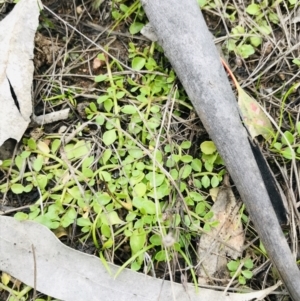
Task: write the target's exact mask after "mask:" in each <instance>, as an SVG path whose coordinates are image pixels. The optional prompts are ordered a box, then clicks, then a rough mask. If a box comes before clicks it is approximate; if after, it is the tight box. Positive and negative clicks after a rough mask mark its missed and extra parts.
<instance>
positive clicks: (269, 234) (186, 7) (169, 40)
mask: <svg viewBox="0 0 300 301" xmlns="http://www.w3.org/2000/svg"><path fill="white" fill-rule="evenodd" d="M142 5H143V7H144V9H145V12H146V14H147V16H148V18H149V20H150V23H151V25H152V26H153V28H154V30H155V33H156V35H157V38H158V43H159V44H160V45H161V46H162V47H163V49H164V51H165V55H166V56H167V57H168V58H169V60H170V62H171V64H172V66H173V68H174V69H175V71H176V73H177V75H178V77H179V79H180V81H181V83H182V84H183V86H184V88H185V90H186V92H187V94H188V96H189V97H190V99H191V101H192V103H193V105H194V107H195V110H196V111H197V113H198V115H199V117H200V119H201V120H202V122H203V124H204V126H205V128H206V130H207V132H208V134H209V135H210V137H211V138H212V139H213V141H214V142H215V144H216V146H217V148H218V151H219V153H220V154H221V156H222V158H223V159H224V161H225V163H226V167H227V169H228V171H229V173H230V175H231V177H232V179H233V180H234V183H235V184H236V187H237V189H238V191H239V193H240V195H241V197H242V200H243V202H244V203H245V205H246V207H247V210H248V212H249V214H250V217H251V220H252V221H253V222H254V224H255V227H256V230H257V232H258V234H259V236H260V238H261V240H262V242H263V244H264V246H265V248H266V250H267V252H268V255H269V257H270V259H271V260H272V262H273V264H274V265H275V266H276V268H277V270H278V272H279V274H280V276H281V278H282V280H283V282H284V284H285V285H286V287H287V289H288V290H289V293H290V295H291V297H292V299H293V300H294V301H298V300H300V286H299V280H300V272H299V270H298V268H297V265H296V262H295V259H294V257H293V256H292V254H291V251H290V249H289V246H288V244H287V242H286V239H285V237H284V235H283V233H282V230H281V228H280V225H279V223H278V221H277V218H276V215H275V212H274V209H273V207H272V205H271V202H270V198H269V195H268V193H267V191H266V188H265V185H264V183H263V180H262V177H261V174H260V171H259V168H258V166H257V163H256V161H255V159H254V156H253V153H252V151H251V148H250V145H249V141H248V136H247V133H246V130H245V128H244V127H243V125H242V123H241V120H240V116H239V112H238V108H237V102H236V99H235V96H234V94H233V92H232V90H231V87H230V84H229V82H228V79H227V76H226V74H225V71H224V70H223V67H222V65H221V62H220V58H219V54H218V52H217V50H216V48H215V45H214V43H213V40H212V36H211V34H210V32H209V31H208V28H207V26H206V24H205V21H204V19H203V16H202V13H201V11H200V9H199V7H198V4H197V1H195V0H185V1H178V0H164V1H162V0H142Z"/></svg>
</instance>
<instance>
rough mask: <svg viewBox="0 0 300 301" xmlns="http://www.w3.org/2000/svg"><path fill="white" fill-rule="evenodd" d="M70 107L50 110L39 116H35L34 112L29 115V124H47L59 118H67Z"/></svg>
mask: <svg viewBox="0 0 300 301" xmlns="http://www.w3.org/2000/svg"><path fill="white" fill-rule="evenodd" d="M69 112H70V109H64V110H61V111H57V112H52V113H49V114H45V115H41V116H35V115H34V114H33V115H32V117H31V120H32V122H31V125H43V124H48V123H52V122H56V121H60V120H65V119H68V116H69Z"/></svg>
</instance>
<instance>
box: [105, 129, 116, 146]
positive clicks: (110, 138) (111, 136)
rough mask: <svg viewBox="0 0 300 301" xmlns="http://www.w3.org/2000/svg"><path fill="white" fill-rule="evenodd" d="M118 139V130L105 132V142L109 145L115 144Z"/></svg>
mask: <svg viewBox="0 0 300 301" xmlns="http://www.w3.org/2000/svg"><path fill="white" fill-rule="evenodd" d="M116 139H117V134H116V130H110V131H106V132H105V133H104V134H103V142H104V144H105V145H107V146H108V145H111V144H113V143H114V142H115V141H116Z"/></svg>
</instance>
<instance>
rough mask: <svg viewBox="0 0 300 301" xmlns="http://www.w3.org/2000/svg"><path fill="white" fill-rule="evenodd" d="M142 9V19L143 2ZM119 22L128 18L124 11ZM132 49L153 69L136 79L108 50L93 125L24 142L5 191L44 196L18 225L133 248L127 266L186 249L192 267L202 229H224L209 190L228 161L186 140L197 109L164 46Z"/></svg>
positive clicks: (103, 246)
mask: <svg viewBox="0 0 300 301" xmlns="http://www.w3.org/2000/svg"><path fill="white" fill-rule="evenodd" d="M135 3H137V2H135ZM133 5H136V4H133ZM115 9H116V10H115V11H117V10H122V11H123V12H124V11H126V12H128V15H129V13H132V6H131V7H125V6H124V5H123V4H122V3H120V2H118V1H116V2H115ZM135 9H136V10H135V13H137V14H138V12H139V5H137V6H135ZM123 16H124V15H123ZM114 18H115V20H117V21H118V20H120V19H118V18H119V17H118V15H117V13H115V14H114ZM137 20H138V17H137ZM135 25H137V24H135ZM137 27H138V26H137ZM137 27H136V28H137ZM136 28H135V29H132V30H137V29H136ZM128 51H129V59H130V64H131V68H132V69H134V70H137V71H141V70H142V71H143V72H142V73H141V74H138V75H137V74H136V75H135V76H132V74H128V73H126V72H124V70H123V67H122V66H121V65H120V64H119V62H118V61H117V60H114V59H111V58H109V57H107V56H105V55H104V54H103V53H99V54H98V56H97V59H99V60H100V61H102V62H103V64H102V68H103V70H102V71H103V72H102V73H101V74H99V75H97V76H95V83H96V84H97V85H98V86H99V87H100V88H101V90H102V91H104V92H103V93H102V94H101V95H99V96H98V98H97V99H96V101H94V100H93V101H90V102H89V103H88V104H87V105H86V107H85V109H84V113H85V117H84V118H86V119H87V120H88V121H89V123H86V122H85V121H83V122H78V123H77V124H76V126H74V129H73V130H74V132H72V133H66V134H65V136H64V137H69V135H70V137H71V138H70V140H68V139H67V140H68V141H67V140H66V139H65V138H63V137H62V136H61V135H60V134H56V135H47V136H44V137H42V138H40V140H35V139H33V138H30V139H27V138H24V139H23V146H22V152H21V153H20V154H19V155H17V156H16V157H15V159H14V161H12V160H6V161H3V163H2V165H1V169H3V170H4V171H8V170H9V169H10V170H11V172H10V175H9V178H8V186H7V184H1V185H0V192H3V193H4V192H6V190H7V187H8V189H9V190H10V191H11V192H12V193H14V194H18V195H22V194H23V193H28V192H32V191H38V193H39V198H38V200H37V201H36V202H35V203H34V204H32V205H31V206H30V208H29V211H25V212H19V213H17V214H16V215H15V217H16V218H17V219H19V220H34V221H37V222H39V223H41V224H44V225H45V226H47V227H48V228H50V229H52V230H55V231H57V230H62V231H64V232H65V233H67V230H68V228H69V227H73V229H77V231H79V233H78V235H79V236H80V240H81V241H83V242H84V241H86V240H88V239H90V240H92V241H93V243H94V246H95V248H96V249H97V251H98V252H99V254H100V255H101V256H103V254H104V252H109V251H111V252H121V250H123V249H128V250H130V252H131V257H130V258H129V259H128V260H127V261H125V262H124V265H123V267H122V268H124V267H125V266H127V265H130V266H131V268H132V269H134V270H140V269H141V268H142V267H143V268H144V269H146V270H151V269H152V268H153V266H151V265H149V267H145V266H144V265H145V257H146V256H148V255H147V254H149V253H151V254H153V258H152V260H153V262H157V263H158V262H168V261H169V260H170V259H172V258H175V257H176V256H177V255H176V254H178V253H180V254H181V257H182V258H184V260H185V262H186V263H187V265H188V266H192V263H191V259H190V255H188V254H187V253H186V252H187V250H188V249H189V248H190V250H193V247H192V240H193V239H194V236H196V235H198V233H199V230H200V228H201V227H204V228H205V229H209V227H213V226H214V224H211V223H210V220H211V218H212V215H213V213H212V212H211V211H210V208H211V205H210V203H209V201H208V197H209V194H208V190H209V189H210V188H213V187H217V186H218V185H219V184H220V182H221V181H222V177H223V174H224V163H223V161H222V159H221V158H220V156H219V154H218V152H217V150H216V147H215V146H214V144H213V142H211V141H204V142H203V143H201V145H200V147H199V145H198V147H195V144H193V142H194V141H189V139H188V138H186V137H184V136H180V135H179V134H178V132H180V131H181V130H184V131H186V127H185V124H184V123H182V122H178V120H183V118H186V116H189V114H190V112H191V111H192V107H191V105H190V103H189V101H188V100H187V96H186V94H185V93H184V91H183V90H182V89H178V88H177V87H176V86H175V80H176V76H175V73H174V71H172V70H169V69H168V68H164V67H163V66H164V65H167V64H166V62H165V61H162V60H161V59H160V61H158V59H157V53H160V51H161V49H160V48H159V47H158V46H156V45H155V44H154V43H153V44H151V45H150V46H146V47H143V48H142V47H140V46H136V45H135V44H133V43H130V44H129V48H128ZM75 93H77V92H76V91H72V90H70V91H68V93H64V94H63V95H62V94H60V96H59V97H58V96H57V97H54V98H51V99H50V98H49V99H48V100H47V101H51V102H55V103H56V102H60V101H61V100H62V99H63V97H67V98H68V100H69V101H70V103H71V104H72V105H73V106H74V107H76V106H77V103H76V101H75V100H74V99H75V98H74V94H75ZM56 104H57V103H56ZM89 124H93V125H95V127H96V128H97V130H96V133H94V132H93V131H92V130H91V128H90V127H89ZM182 229H186V230H182ZM191 273H192V274H193V277H194V279H195V274H194V272H193V271H191ZM195 281H196V280H195Z"/></svg>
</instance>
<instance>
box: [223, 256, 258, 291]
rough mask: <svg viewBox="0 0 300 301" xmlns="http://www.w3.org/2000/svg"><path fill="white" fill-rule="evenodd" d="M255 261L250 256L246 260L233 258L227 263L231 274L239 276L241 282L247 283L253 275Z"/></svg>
mask: <svg viewBox="0 0 300 301" xmlns="http://www.w3.org/2000/svg"><path fill="white" fill-rule="evenodd" d="M253 266H254V264H253V261H252V260H251V259H250V258H247V259H244V260H231V261H230V262H228V264H227V268H228V270H229V271H230V276H231V277H235V278H238V281H239V283H240V284H242V285H244V284H246V281H247V280H249V279H251V278H252V277H253V273H252V271H251V270H252V269H253Z"/></svg>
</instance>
